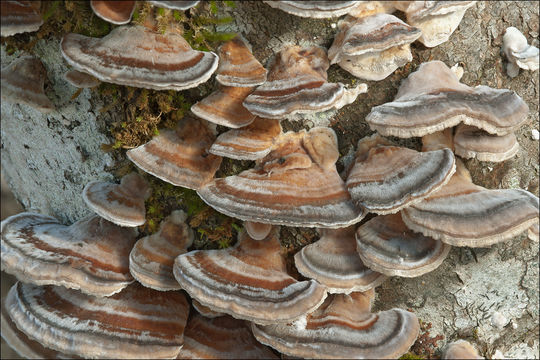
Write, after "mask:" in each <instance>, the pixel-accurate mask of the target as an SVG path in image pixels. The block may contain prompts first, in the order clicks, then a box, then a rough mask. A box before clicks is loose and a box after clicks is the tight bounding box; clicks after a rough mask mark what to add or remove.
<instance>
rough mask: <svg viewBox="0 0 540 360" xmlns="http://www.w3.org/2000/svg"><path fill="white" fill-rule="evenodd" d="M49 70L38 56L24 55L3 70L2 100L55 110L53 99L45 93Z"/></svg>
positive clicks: (40, 109)
mask: <svg viewBox="0 0 540 360" xmlns="http://www.w3.org/2000/svg"><path fill="white" fill-rule="evenodd" d="M46 78H47V71H46V70H45V67H44V66H43V63H42V62H41V60H39V59H38V58H35V57H32V56H23V57H21V58H19V59H17V60H15V61H13V62H12V63H11V64H9V65H7V66H6V67H4V68H2V71H1V84H2V85H1V87H2V91H1V94H2V100H5V101H7V102H11V103H16V104H26V105H29V106H31V107H33V108H35V109H37V110H39V111H41V112H42V113H49V112H51V111H53V110H54V105H53V104H52V102H51V100H49V98H48V97H47V95H45V90H44V86H45V79H46Z"/></svg>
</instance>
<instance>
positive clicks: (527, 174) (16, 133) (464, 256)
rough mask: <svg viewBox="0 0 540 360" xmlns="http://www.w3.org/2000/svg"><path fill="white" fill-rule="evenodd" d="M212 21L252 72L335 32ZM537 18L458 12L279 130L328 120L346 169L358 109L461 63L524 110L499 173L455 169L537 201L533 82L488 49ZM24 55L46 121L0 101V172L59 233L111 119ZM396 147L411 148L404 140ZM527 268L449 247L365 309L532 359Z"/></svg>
mask: <svg viewBox="0 0 540 360" xmlns="http://www.w3.org/2000/svg"><path fill="white" fill-rule="evenodd" d="M220 11H228V13H229V14H230V15H231V16H233V17H234V18H235V21H234V22H233V23H232V24H228V25H223V26H221V28H220V30H229V31H239V32H241V33H242V34H243V35H244V36H245V37H246V38H247V39H248V40H249V41H250V43H251V44H252V46H253V51H254V54H255V55H256V56H257V57H258V59H259V60H261V62H263V64H264V63H265V62H266V61H267V60H268V59H269V58H270V57H271V56H272V55H273V54H275V53H276V52H277V51H279V49H280V48H281V47H283V46H284V45H286V44H300V45H302V46H306V45H321V46H324V47H326V48H328V47H329V46H330V45H331V43H332V39H333V37H334V35H335V33H336V32H337V28H336V27H335V24H336V23H337V19H329V20H324V19H322V20H316V19H303V18H298V17H294V16H292V15H288V14H286V13H283V12H281V11H279V10H276V9H272V8H270V7H268V6H267V5H265V4H263V3H262V2H241V3H237V6H236V8H234V9H230V10H224V9H223V8H222V9H221V10H220ZM538 12H539V5H538V3H536V2H478V3H477V4H476V5H475V6H474V7H473V8H471V9H469V10H467V12H466V14H465V17H464V19H463V21H462V23H461V25H460V26H459V27H458V29H457V30H456V32H455V33H454V34H453V35H452V36H451V38H450V40H449V41H448V42H447V43H444V44H442V45H439V46H438V47H435V48H433V49H427V48H425V47H423V46H422V45H420V44H415V45H414V46H413V47H412V50H413V56H414V59H413V62H412V63H411V64H410V65H407V66H406V67H404V68H402V69H400V70H398V71H396V72H395V73H394V74H393V75H391V76H390V77H388V78H387V79H385V80H383V81H379V82H367V83H368V86H369V90H368V94H363V95H360V97H359V98H358V99H357V101H356V102H355V103H354V104H351V105H349V106H346V107H345V108H343V109H342V110H339V111H332V112H327V113H325V114H322V115H318V116H316V117H310V118H306V120H305V121H304V122H302V121H300V122H285V123H284V127H285V128H286V129H298V128H300V127H301V126H302V125H305V126H313V125H314V124H324V123H325V122H329V123H330V124H331V126H332V127H333V128H334V129H335V130H336V132H337V134H338V138H339V143H340V152H341V154H342V155H347V154H348V155H349V156H348V157H347V156H344V158H345V159H346V158H349V159H350V155H351V154H352V151H353V149H354V148H355V146H356V142H357V141H358V139H360V138H361V137H363V136H365V135H368V134H370V133H371V131H370V130H369V127H368V126H367V124H366V123H365V121H364V118H365V116H366V115H367V113H368V112H369V110H370V108H371V107H373V106H375V105H379V104H382V103H384V102H387V101H391V100H392V99H393V97H394V95H395V94H396V92H397V88H398V86H399V82H400V81H401V79H403V78H405V77H406V76H407V75H408V74H409V73H410V72H411V71H413V70H414V69H415V68H416V66H417V65H418V64H419V63H421V62H423V61H427V60H428V59H437V60H442V61H443V62H445V63H446V64H447V65H448V66H452V65H454V64H455V63H458V62H461V63H462V64H463V65H464V68H465V69H464V70H465V74H464V76H463V78H462V82H464V83H465V84H467V85H470V86H476V85H488V86H491V87H495V88H509V89H512V90H514V91H515V92H517V93H518V94H519V95H520V96H521V97H522V98H523V99H524V100H525V101H526V102H527V104H528V105H529V108H530V112H529V120H530V121H529V122H528V124H527V125H525V126H523V127H522V128H521V129H520V130H519V131H518V132H517V134H516V135H517V137H518V141H519V143H520V145H521V150H520V153H519V154H518V156H516V157H515V158H513V159H511V160H508V161H506V162H504V163H487V162H478V161H476V160H469V161H466V165H467V167H468V168H469V169H470V171H471V173H472V175H473V180H474V181H475V183H477V184H479V185H482V186H484V187H487V188H523V189H526V190H529V191H531V192H533V193H534V194H535V195H537V196H538V174H539V166H538V141H535V140H533V139H532V136H531V130H532V129H538V128H539V123H538V110H539V101H538V96H539V86H538V72H527V71H523V70H522V71H521V72H520V74H519V75H518V76H517V77H515V78H514V79H511V78H509V77H508V76H507V75H506V71H505V70H506V68H505V67H506V61H505V60H504V58H503V57H502V55H501V51H500V48H501V44H502V36H503V34H504V31H505V29H506V28H507V27H509V26H515V27H517V28H518V29H520V30H521V31H522V32H523V33H524V34H525V36H526V37H527V38H528V39H529V42H531V41H532V45H535V46H538V39H537V38H538V31H539V30H538V29H539V19H538ZM35 54H36V55H37V56H39V57H40V58H41V59H42V61H43V62H44V64H45V67H46V68H47V72H48V76H49V79H50V82H51V87H50V88H49V90H50V92H49V94H50V97H51V100H52V101H53V102H54V104H55V105H56V107H57V111H55V112H53V113H51V114H49V115H43V114H41V113H39V112H37V111H35V110H33V109H32V108H30V107H28V106H25V105H12V104H8V103H6V102H2V133H1V135H2V154H1V160H2V171H3V173H4V175H5V177H6V179H7V181H8V182H9V184H10V185H11V187H12V189H13V191H14V193H15V195H16V197H17V199H19V201H21V203H22V204H23V205H24V207H25V208H26V209H28V210H30V209H31V210H35V211H39V212H42V213H46V214H50V215H53V216H56V217H57V218H59V219H61V220H62V221H64V222H65V223H71V222H74V221H76V220H78V219H79V218H81V217H82V216H83V215H85V214H87V213H89V210H87V208H86V207H85V205H84V204H83V202H82V198H81V195H80V194H81V190H82V188H83V187H84V185H85V184H86V183H87V182H89V181H91V180H96V179H103V180H104V179H111V178H112V177H113V176H112V175H111V173H110V169H111V168H112V167H113V166H114V163H115V159H113V158H112V157H111V156H110V155H109V154H106V153H104V152H103V151H101V150H100V149H99V145H100V144H102V143H110V142H112V140H111V139H108V138H107V136H108V135H107V131H106V124H107V123H110V122H111V121H114V120H115V119H119V118H121V117H122V116H123V114H121V113H119V112H117V111H115V110H114V109H113V110H111V111H109V112H106V113H103V114H102V113H100V111H99V109H101V108H102V107H103V106H104V105H105V104H104V101H103V99H101V98H100V97H99V96H98V95H97V94H96V93H95V92H91V91H89V90H84V91H83V92H82V94H81V95H80V96H79V97H78V98H77V99H76V100H74V101H70V100H69V98H70V97H71V95H72V93H73V92H75V90H76V89H75V88H73V87H72V86H71V85H68V84H67V83H66V82H65V81H64V80H63V78H62V75H63V73H64V72H65V71H66V70H67V66H66V64H65V62H64V61H63V60H62V57H61V55H60V52H59V48H58V39H51V40H49V41H45V40H41V41H39V42H38V43H37V46H36V48H35ZM16 55H18V54H14V55H13V56H8V55H6V53H5V49H4V48H3V47H2V66H5V65H7V64H8V63H10V62H11V61H12V60H13V59H14V58H15V56H16ZM329 78H330V79H331V80H332V81H342V82H344V83H347V84H350V83H351V81H352V80H353V77H352V76H351V75H349V74H348V73H346V72H345V71H343V70H341V69H339V68H338V67H336V66H332V67H331V69H330V71H329ZM358 82H361V81H358ZM401 143H402V144H404V145H408V146H412V147H414V146H418V142H417V141H416V140H406V141H401ZM341 165H343V162H342V163H341ZM538 266H539V262H538V244H537V243H534V242H531V241H530V240H528V239H527V237H526V234H524V235H521V236H518V237H516V238H515V239H513V240H511V241H508V242H505V243H502V244H498V245H495V246H492V247H491V248H488V249H469V248H453V249H452V251H451V253H450V255H449V257H448V258H447V259H446V260H445V262H444V263H443V265H442V266H440V267H439V268H438V269H437V270H435V271H433V272H432V273H430V274H427V275H424V276H422V277H419V278H414V279H403V278H397V277H394V278H392V279H390V280H388V281H386V282H385V283H384V284H383V285H382V286H380V287H379V288H378V289H377V291H376V292H377V302H376V309H389V308H392V307H401V308H410V309H412V311H414V312H415V313H416V314H417V315H418V317H419V318H420V319H421V320H422V321H424V322H431V323H432V324H433V327H432V328H431V330H430V332H431V334H432V335H436V334H442V335H444V337H445V339H444V340H443V341H440V342H439V343H438V345H439V346H443V345H444V344H445V343H446V342H450V341H453V340H455V339H457V338H466V339H468V340H470V341H471V342H473V343H474V344H475V345H476V346H477V347H478V348H479V350H480V351H481V353H482V354H483V355H484V356H486V357H488V358H489V357H493V356H494V355H495V353H496V351H499V352H502V353H503V354H504V355H505V356H507V357H513V358H524V357H527V358H538V357H539V353H538V351H539V350H538V349H539V340H538V331H539V325H538V317H539V311H538V306H539V305H538V289H539V284H538ZM495 312H498V314H500V315H502V316H503V317H504V319H506V321H503V325H504V326H503V327H502V328H499V327H496V326H494V325H493V324H492V321H491V320H492V318H493V314H494V313H495ZM497 354H499V353H497Z"/></svg>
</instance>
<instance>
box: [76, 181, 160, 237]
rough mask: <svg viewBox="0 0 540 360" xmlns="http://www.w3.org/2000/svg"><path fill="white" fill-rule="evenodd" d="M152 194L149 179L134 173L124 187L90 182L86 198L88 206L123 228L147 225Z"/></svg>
mask: <svg viewBox="0 0 540 360" xmlns="http://www.w3.org/2000/svg"><path fill="white" fill-rule="evenodd" d="M150 194H151V189H150V187H149V186H148V183H147V182H146V180H144V178H143V177H142V176H140V175H139V174H137V173H134V172H132V173H130V174H128V175H125V176H124V177H122V180H121V181H120V184H114V183H109V182H103V181H92V182H89V183H88V184H86V186H85V187H84V190H83V194H82V195H83V199H84V202H85V203H86V205H88V207H89V208H90V209H92V210H94V211H95V212H96V213H97V214H98V215H99V216H101V217H102V218H104V219H106V220H108V221H111V222H113V223H115V224H117V225H120V226H129V227H135V226H140V225H143V224H144V223H145V222H146V218H145V214H146V209H145V207H144V201H145V200H146V199H148V197H149V196H150Z"/></svg>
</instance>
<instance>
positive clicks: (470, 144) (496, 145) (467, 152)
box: [454, 124, 519, 162]
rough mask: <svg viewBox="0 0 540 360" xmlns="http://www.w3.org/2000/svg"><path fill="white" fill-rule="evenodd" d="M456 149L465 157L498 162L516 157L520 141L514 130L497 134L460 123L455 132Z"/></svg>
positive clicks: (458, 153)
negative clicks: (504, 133)
mask: <svg viewBox="0 0 540 360" xmlns="http://www.w3.org/2000/svg"><path fill="white" fill-rule="evenodd" d="M454 151H455V153H456V155H459V156H461V157H462V158H465V159H470V158H477V159H478V160H480V161H494V162H498V161H505V160H507V159H510V158H511V157H514V156H515V155H516V154H517V153H518V151H519V143H518V142H517V139H516V135H515V134H514V133H513V132H511V133H508V134H506V135H500V136H497V135H492V134H490V133H488V132H486V131H483V130H480V129H478V128H476V127H474V126H469V125H465V124H460V125H458V126H457V128H456V132H455V134H454Z"/></svg>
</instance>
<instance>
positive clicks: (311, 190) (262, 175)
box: [197, 127, 365, 228]
mask: <svg viewBox="0 0 540 360" xmlns="http://www.w3.org/2000/svg"><path fill="white" fill-rule="evenodd" d="M338 156H339V152H338V148H337V137H336V134H335V133H334V131H333V130H332V129H330V128H321V127H319V128H313V129H311V130H310V131H309V132H306V131H301V132H298V133H294V132H288V133H286V134H283V135H282V136H281V137H280V138H279V139H277V140H276V144H275V147H274V149H273V150H272V151H271V152H270V153H269V154H268V155H267V156H266V157H265V158H263V159H262V160H260V161H259V162H258V164H257V165H256V166H255V168H253V169H249V170H245V171H243V172H241V173H240V174H238V175H236V176H228V177H226V178H219V179H214V180H213V181H211V182H210V183H208V184H207V185H205V186H204V187H202V188H200V189H199V190H198V191H197V193H198V194H199V196H200V197H201V198H202V199H203V200H204V202H206V203H207V204H208V205H210V206H212V207H213V208H214V209H216V210H217V211H219V212H221V213H224V214H226V215H228V216H232V217H235V218H238V219H241V220H244V221H254V222H261V223H266V224H273V225H287V226H306V227H330V228H339V227H344V226H348V225H351V224H355V223H357V222H359V221H360V220H361V219H362V218H363V217H364V215H365V214H364V212H363V210H362V209H357V208H356V207H355V206H354V204H353V203H352V200H351V196H350V195H349V193H348V192H347V189H346V187H345V183H344V182H343V180H342V179H341V178H340V177H339V174H338V173H337V170H336V167H335V162H336V160H337V158H338Z"/></svg>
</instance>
